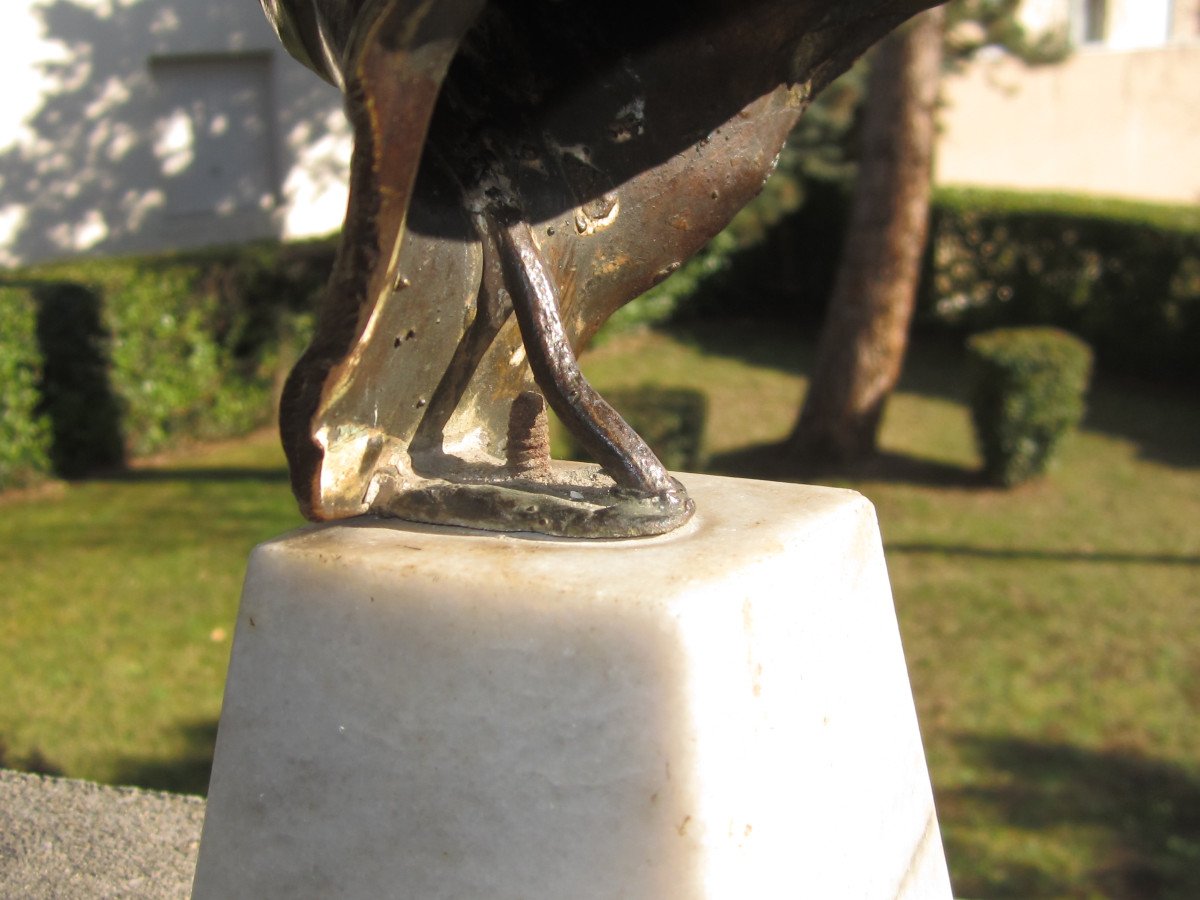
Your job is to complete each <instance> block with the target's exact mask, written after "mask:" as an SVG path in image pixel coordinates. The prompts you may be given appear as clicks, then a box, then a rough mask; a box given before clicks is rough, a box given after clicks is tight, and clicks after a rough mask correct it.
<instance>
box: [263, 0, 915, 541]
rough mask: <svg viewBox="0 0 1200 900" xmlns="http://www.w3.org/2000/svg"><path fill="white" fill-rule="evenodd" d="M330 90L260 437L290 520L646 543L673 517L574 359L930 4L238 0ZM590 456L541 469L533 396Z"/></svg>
mask: <svg viewBox="0 0 1200 900" xmlns="http://www.w3.org/2000/svg"><path fill="white" fill-rule="evenodd" d="M262 4H263V7H264V10H265V11H266V13H267V16H268V18H269V19H270V20H271V22H272V24H273V25H274V26H275V29H276V31H277V32H278V34H279V36H280V38H281V39H282V41H283V42H284V44H285V45H286V46H287V48H288V50H289V51H290V52H291V53H292V54H293V55H294V56H296V57H297V58H298V59H300V60H301V61H302V62H304V63H305V64H306V65H308V66H309V67H311V68H313V69H314V70H315V71H317V73H318V74H320V75H321V76H322V77H324V78H326V79H327V80H329V81H331V82H332V83H334V84H336V85H338V86H339V87H340V88H342V90H343V91H344V92H345V95H346V105H347V113H348V115H349V118H350V121H351V124H352V126H353V129H354V135H355V149H354V157H353V161H352V164H351V176H350V201H349V208H348V212H347V217H346V223H345V228H344V230H343V234H342V243H341V247H340V250H339V254H338V259H337V262H336V264H335V267H334V272H333V275H332V277H331V279H330V284H329V288H328V291H327V295H326V298H325V300H324V302H323V304H322V307H321V309H320V311H319V313H318V322H317V333H316V336H315V338H314V340H313V343H312V345H311V346H310V347H309V348H308V350H307V351H306V352H305V354H304V356H303V357H302V358H301V359H300V361H299V362H298V363H297V365H296V367H295V369H294V370H293V372H292V374H291V377H290V378H289V379H288V383H287V386H286V388H285V391H284V396H283V403H282V406H281V414H280V427H281V432H282V436H283V442H284V447H285V450H286V452H287V455H288V463H289V468H290V470H291V477H292V486H293V490H294V491H295V493H296V496H297V498H298V499H299V502H300V506H301V509H302V511H303V512H304V513H305V515H307V516H308V517H309V518H313V519H318V520H323V519H337V518H343V517H348V516H354V515H359V514H362V513H364V512H373V513H377V514H380V515H392V516H399V517H402V518H407V519H413V520H416V521H424V522H432V523H440V524H454V525H467V526H474V527H480V528H489V529H497V530H511V531H537V532H543V533H547V534H557V535H569V536H586V537H622V536H634V535H646V534H657V533H661V532H664V531H668V530H670V529H672V528H674V527H676V526H677V525H679V524H681V523H682V522H684V521H686V520H687V518H688V517H689V516H690V515H691V512H692V508H693V507H692V502H691V500H690V499H688V497H687V493H686V491H685V490H684V488H683V486H682V485H680V484H679V482H678V481H676V480H675V479H674V478H672V477H671V476H670V475H669V474H668V473H667V472H666V470H665V469H664V468H663V466H662V464H661V463H659V461H658V460H657V459H656V458H655V456H654V454H653V453H652V452H651V451H650V450H649V448H648V447H647V446H646V445H645V443H644V442H643V441H642V440H641V438H640V437H638V435H637V434H636V433H635V432H634V431H633V430H632V429H631V428H629V426H628V425H626V424H625V422H624V421H623V420H622V419H621V418H620V416H619V415H617V413H616V412H615V411H614V410H613V409H612V407H610V406H609V405H608V404H607V403H606V402H605V401H604V400H603V398H601V397H600V396H599V395H598V394H597V393H596V392H595V391H594V390H593V389H592V388H591V387H590V385H588V383H587V381H586V379H584V378H583V376H582V375H581V374H580V372H579V369H578V366H577V365H576V362H575V357H574V353H573V351H572V346H573V345H574V346H578V345H579V344H580V343H582V342H584V341H586V340H587V339H588V338H590V336H591V335H592V334H593V333H594V332H595V330H596V329H597V328H598V327H599V326H600V325H601V324H602V323H603V322H604V321H605V320H606V319H607V318H608V317H609V316H610V315H611V314H612V313H613V312H614V311H615V310H616V309H618V308H619V307H620V306H622V305H623V304H625V303H627V302H628V301H629V300H631V299H633V298H634V297H636V296H638V295H639V294H641V293H643V292H644V291H645V290H647V289H648V288H649V287H651V286H652V285H653V284H655V283H656V282H657V281H660V280H661V279H663V278H665V277H667V276H668V275H669V274H670V273H671V272H672V271H674V269H676V268H678V266H679V265H680V264H681V262H682V261H683V260H685V259H686V258H687V257H689V256H690V255H691V254H693V253H694V252H696V251H697V250H698V249H700V247H701V246H703V244H704V243H705V242H706V241H708V240H709V239H710V238H711V237H712V236H713V235H715V234H716V233H717V232H718V231H719V230H720V229H721V228H723V227H724V226H725V225H726V224H727V223H728V222H729V220H730V219H731V218H732V217H733V215H734V214H735V213H736V212H737V211H738V210H739V209H740V208H741V207H742V206H743V205H744V204H745V203H746V202H748V201H749V200H750V199H751V198H753V196H754V195H755V194H756V193H757V192H758V191H759V190H760V188H761V186H762V184H763V182H764V180H765V179H766V177H767V176H768V175H769V174H770V172H771V170H772V168H773V167H774V162H775V160H776V158H777V156H778V153H779V150H780V149H781V147H782V145H783V142H784V140H785V138H786V136H787V134H788V132H789V131H790V130H791V128H792V126H793V125H794V124H795V122H796V120H797V119H798V118H799V116H800V114H801V113H802V112H803V111H804V109H805V108H806V107H807V105H808V104H809V102H810V101H811V99H812V97H813V96H814V95H815V93H816V92H817V91H818V90H820V89H821V88H822V87H823V86H824V85H826V84H828V83H829V82H830V81H831V80H832V79H833V78H834V77H836V76H837V75H838V74H840V73H841V72H842V71H844V70H845V69H846V68H847V67H848V66H849V64H850V63H851V62H852V61H853V60H854V58H855V57H856V56H857V55H858V54H859V53H861V52H862V51H863V50H864V49H866V48H867V47H868V46H869V45H870V44H871V43H873V42H874V41H875V40H876V39H878V38H879V37H881V36H882V35H883V34H885V33H886V32H887V31H889V30H890V29H891V28H893V27H895V26H896V25H898V24H899V23H900V22H902V21H903V20H904V19H906V18H908V17H909V16H911V15H913V14H914V13H916V12H919V11H920V10H922V9H924V8H926V7H929V6H933V5H936V0H742V2H738V0H696V2H690V3H678V2H660V3H644V2H643V3H633V2H629V0H612V2H607V3H586V4H585V3H578V2H573V3H569V2H564V0H490V2H486V0H262ZM543 396H544V398H545V400H546V401H547V402H548V403H549V405H550V406H551V407H553V409H554V410H555V412H556V413H557V414H558V415H559V417H560V418H561V419H562V420H563V423H564V424H565V425H566V426H567V427H568V428H569V429H571V431H572V433H573V434H574V435H575V436H576V438H577V439H578V441H579V443H580V444H581V445H582V446H583V447H585V448H586V449H587V450H588V452H589V453H590V454H591V455H592V456H593V458H594V459H595V460H596V461H597V462H598V463H599V465H600V470H601V471H597V470H596V469H595V468H594V467H589V468H578V467H565V466H556V467H553V468H552V467H550V466H549V465H548V459H547V451H546V450H545V448H544V446H543V444H544V441H543V440H542V439H541V438H540V436H539V429H540V427H541V426H540V425H539V422H540V418H539V411H540V407H541V403H542V400H541V397H543Z"/></svg>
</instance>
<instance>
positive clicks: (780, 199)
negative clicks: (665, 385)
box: [614, 173, 1200, 381]
mask: <svg viewBox="0 0 1200 900" xmlns="http://www.w3.org/2000/svg"><path fill="white" fill-rule="evenodd" d="M780 175H783V176H784V180H783V183H782V186H780V187H779V188H777V189H775V190H774V192H773V193H770V194H768V193H766V192H764V196H763V197H761V198H760V199H759V200H756V201H755V202H754V203H753V204H751V206H749V207H747V208H746V210H744V211H743V212H742V213H741V214H739V216H738V218H737V219H735V220H734V222H733V224H732V225H731V226H730V228H729V229H727V231H725V232H722V234H720V235H718V236H717V238H715V239H714V240H713V241H712V242H711V243H710V244H709V246H708V247H707V248H705V249H704V250H703V251H701V253H700V254H698V255H697V257H696V258H695V259H694V260H692V261H691V262H689V263H687V264H685V265H684V266H683V268H682V269H680V271H679V272H677V273H676V274H675V275H673V276H671V278H669V279H667V281H665V282H664V283H663V284H662V285H660V286H658V287H657V288H655V289H654V290H653V291H651V292H650V293H649V294H647V295H646V296H645V297H644V298H641V299H639V300H637V301H635V302H634V303H633V304H631V305H630V306H629V307H626V308H625V309H623V310H621V311H619V312H618V313H617V315H616V316H615V317H614V322H616V323H626V324H630V323H639V322H648V323H651V324H653V323H655V322H662V321H667V320H670V319H680V318H687V317H695V316H701V317H708V316H735V317H750V318H755V319H766V320H774V321H783V322H787V323H788V324H791V325H803V326H805V327H808V328H815V327H817V326H819V324H820V321H821V319H822V317H823V315H824V311H825V307H826V306H827V305H828V300H829V296H830V295H831V294H832V290H833V281H834V277H835V275H836V271H837V264H838V260H839V257H840V256H841V249H842V245H843V241H844V237H845V231H846V227H847V222H848V215H847V214H848V205H849V199H850V193H849V191H848V190H847V189H846V186H845V185H844V184H840V183H838V182H832V181H821V180H818V179H813V178H810V179H807V180H805V181H803V182H802V183H801V182H798V181H796V180H795V179H794V178H792V179H790V180H789V178H788V177H787V173H780ZM778 177H779V175H777V176H776V178H778ZM774 181H775V179H772V180H771V181H768V186H770V185H772V184H773V183H774ZM1033 325H1050V326H1055V327H1058V328H1064V329H1067V330H1069V331H1071V332H1073V333H1075V334H1078V335H1080V336H1081V337H1082V338H1084V339H1085V340H1087V341H1088V343H1089V344H1091V345H1092V347H1093V348H1094V349H1095V351H1096V356H1097V365H1098V366H1099V367H1100V368H1102V369H1104V370H1106V371H1112V372H1126V373H1133V374H1137V375H1140V376H1143V377H1147V378H1152V379H1160V380H1161V379H1180V378H1183V379H1187V380H1189V381H1200V352H1197V348H1198V347H1200V207H1184V206H1167V205H1160V204H1149V203H1136V202H1130V201H1122V200H1113V199H1103V198H1090V197H1078V196H1069V195H1061V194H1028V193H1019V192H1011V191H983V190H958V189H955V190H949V189H941V190H938V191H937V192H936V193H935V196H934V201H933V209H932V222H931V229H930V239H929V246H928V250H927V255H926V265H925V271H924V277H923V280H922V285H921V288H920V293H919V296H918V309H917V316H916V320H915V327H916V328H917V329H921V330H935V331H949V332H951V333H956V334H960V335H967V334H971V333H973V332H977V331H983V330H987V329H990V328H999V327H1015V326H1033Z"/></svg>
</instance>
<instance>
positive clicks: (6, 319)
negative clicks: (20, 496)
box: [0, 286, 50, 488]
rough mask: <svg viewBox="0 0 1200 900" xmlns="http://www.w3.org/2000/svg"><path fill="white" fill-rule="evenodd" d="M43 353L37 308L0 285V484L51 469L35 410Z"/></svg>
mask: <svg viewBox="0 0 1200 900" xmlns="http://www.w3.org/2000/svg"><path fill="white" fill-rule="evenodd" d="M41 368H42V357H41V354H40V353H39V352H38V343H37V310H36V305H35V304H34V302H33V299H32V298H31V297H30V296H29V294H28V293H27V292H26V291H23V290H20V289H17V288H11V287H3V286H0V488H5V487H19V486H22V485H25V484H29V483H31V482H33V481H36V480H37V479H38V478H40V477H42V476H44V475H45V474H46V473H47V472H49V471H50V428H49V423H48V422H47V421H46V418H45V416H43V415H41V414H39V412H38V403H39V401H40V394H39V393H38V381H39V379H40V378H41Z"/></svg>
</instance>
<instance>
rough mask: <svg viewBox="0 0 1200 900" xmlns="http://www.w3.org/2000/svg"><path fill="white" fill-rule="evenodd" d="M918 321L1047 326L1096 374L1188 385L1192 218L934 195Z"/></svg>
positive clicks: (1106, 206) (1195, 259)
mask: <svg viewBox="0 0 1200 900" xmlns="http://www.w3.org/2000/svg"><path fill="white" fill-rule="evenodd" d="M931 243H932V253H931V260H930V262H931V269H932V271H931V273H930V277H928V278H927V279H926V282H925V285H924V288H923V291H922V301H921V306H922V317H923V318H924V320H925V321H926V322H927V323H930V322H932V323H936V324H940V325H943V326H950V327H952V328H956V329H960V330H965V331H979V330H984V329H988V328H995V327H1000V326H1012V325H1054V326H1057V327H1059V328H1064V329H1067V330H1069V331H1071V332H1074V333H1075V334H1078V335H1080V336H1081V337H1082V338H1084V339H1085V340H1086V341H1088V343H1090V344H1091V345H1092V346H1093V347H1094V348H1095V351H1096V355H1097V363H1098V365H1099V366H1100V368H1102V369H1105V370H1108V371H1124V372H1132V373H1138V374H1141V375H1146V376H1156V377H1158V378H1160V379H1161V378H1163V377H1171V376H1174V377H1184V378H1187V379H1189V380H1195V379H1197V378H1200V354H1198V353H1197V352H1196V348H1197V347H1200V210H1198V209H1196V208H1195V207H1169V206H1156V205H1153V204H1144V203H1131V202H1124V201H1115V200H1102V199H1093V198H1079V197H1068V196H1059V195H1041V194H1033V195H1023V194H1015V193H1003V192H995V191H991V192H984V191H942V192H939V195H938V201H937V204H936V207H935V212H934V222H933V230H932V242H931Z"/></svg>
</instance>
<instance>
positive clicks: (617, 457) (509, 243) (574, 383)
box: [498, 216, 678, 495]
mask: <svg viewBox="0 0 1200 900" xmlns="http://www.w3.org/2000/svg"><path fill="white" fill-rule="evenodd" d="M498 224H499V234H500V248H501V250H500V252H501V256H502V258H503V261H504V273H505V283H506V284H507V285H508V288H509V290H510V291H511V292H512V305H513V311H514V312H515V313H516V316H517V324H518V325H519V326H520V329H521V340H522V341H523V342H524V344H525V353H526V356H527V357H528V359H529V366H530V368H531V369H532V370H533V377H534V379H535V380H536V381H537V383H538V387H540V388H541V389H542V393H543V394H544V395H545V397H546V400H547V402H548V403H549V404H550V406H551V407H552V408H553V409H554V411H555V412H556V413H558V417H559V418H560V419H561V420H562V422H563V424H564V425H566V426H567V428H569V429H570V431H571V433H572V434H573V435H575V437H576V439H577V440H578V441H579V443H580V444H581V445H582V446H583V448H584V449H585V450H587V452H588V453H589V454H591V456H592V458H593V459H595V460H596V462H598V463H599V464H600V467H601V468H602V469H604V471H605V472H606V473H607V474H608V476H609V477H610V478H612V480H613V481H615V482H616V483H617V485H618V486H620V487H622V488H625V489H627V490H631V491H635V492H637V493H639V494H645V495H655V494H664V493H667V492H670V491H672V490H677V489H678V486H677V484H676V483H675V482H674V481H673V480H672V478H671V476H670V475H669V474H667V470H666V469H665V468H664V467H663V464H662V463H661V462H659V460H658V457H656V456H655V455H654V452H653V451H652V450H651V449H650V448H649V447H647V446H646V442H645V441H643V440H642V439H641V437H640V436H639V435H638V433H637V432H636V431H634V430H633V429H632V428H630V427H629V425H627V424H626V422H625V420H624V419H622V418H621V416H620V414H618V413H617V411H616V410H615V409H613V408H612V406H610V405H609V404H608V402H607V401H606V400H605V399H604V398H603V397H601V396H600V395H599V394H598V393H597V392H596V390H595V389H594V388H593V387H592V386H591V385H590V384H588V381H587V379H586V378H584V376H583V373H582V372H580V371H579V363H578V362H577V361H576V359H575V353H574V352H573V351H572V350H571V344H570V342H568V340H567V335H566V332H565V331H564V329H563V325H562V319H561V317H560V315H559V304H558V288H557V286H556V285H555V282H554V279H553V277H552V276H551V274H550V272H549V271H548V269H547V266H546V262H545V260H544V259H542V254H541V252H540V251H539V250H538V248H537V245H536V244H535V243H534V241H533V235H532V233H531V232H530V229H529V225H528V223H526V222H524V221H522V220H520V219H517V218H516V217H515V216H513V217H511V218H510V219H509V220H508V221H502V222H500V223H498Z"/></svg>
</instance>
